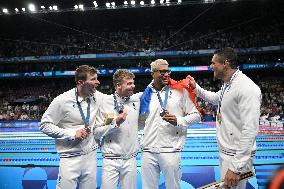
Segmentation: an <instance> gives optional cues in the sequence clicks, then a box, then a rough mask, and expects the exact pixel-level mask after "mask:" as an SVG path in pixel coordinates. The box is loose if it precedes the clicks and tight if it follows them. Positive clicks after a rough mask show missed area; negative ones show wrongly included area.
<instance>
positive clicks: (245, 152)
mask: <svg viewBox="0 0 284 189" xmlns="http://www.w3.org/2000/svg"><path fill="white" fill-rule="evenodd" d="M238 101H239V102H238V108H239V112H240V118H241V122H242V125H241V128H242V132H241V136H240V140H239V143H238V144H237V146H238V149H237V151H236V155H235V156H234V157H233V158H232V161H231V164H230V165H229V168H230V170H231V171H233V172H243V171H244V170H245V169H247V168H246V165H250V163H249V162H250V159H251V156H252V148H253V146H254V143H255V140H256V137H257V134H258V130H259V117H260V105H261V91H260V89H259V88H255V87H250V88H249V87H246V89H241V90H240V91H239V95H238ZM245 171H246V170H245Z"/></svg>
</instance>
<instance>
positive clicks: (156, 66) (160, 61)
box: [150, 59, 169, 72]
mask: <svg viewBox="0 0 284 189" xmlns="http://www.w3.org/2000/svg"><path fill="white" fill-rule="evenodd" d="M150 65H151V71H152V72H154V71H157V70H159V69H160V67H161V66H169V63H168V61H166V60H164V59H157V60H155V61H154V62H152V63H151V64H150Z"/></svg>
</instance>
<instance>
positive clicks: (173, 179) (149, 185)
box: [141, 152, 181, 189]
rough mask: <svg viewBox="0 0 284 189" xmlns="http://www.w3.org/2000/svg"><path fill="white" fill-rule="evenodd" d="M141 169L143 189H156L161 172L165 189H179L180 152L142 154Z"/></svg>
mask: <svg viewBox="0 0 284 189" xmlns="http://www.w3.org/2000/svg"><path fill="white" fill-rule="evenodd" d="M141 168H142V172H141V175H142V188H143V189H158V188H159V179H160V172H161V171H162V173H163V175H164V177H165V184H166V188H167V189H180V179H181V172H180V152H174V153H151V152H142V167H141Z"/></svg>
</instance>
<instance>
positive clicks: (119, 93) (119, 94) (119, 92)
mask: <svg viewBox="0 0 284 189" xmlns="http://www.w3.org/2000/svg"><path fill="white" fill-rule="evenodd" d="M115 93H116V94H117V95H118V96H119V97H126V96H125V95H124V94H122V93H121V91H118V90H116V91H115Z"/></svg>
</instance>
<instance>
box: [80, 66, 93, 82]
mask: <svg viewBox="0 0 284 189" xmlns="http://www.w3.org/2000/svg"><path fill="white" fill-rule="evenodd" d="M88 74H90V75H95V74H97V69H96V68H95V67H93V66H88V65H81V66H79V67H78V68H77V69H76V71H75V82H76V83H77V82H78V81H79V80H83V81H86V80H87V75H88Z"/></svg>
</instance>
